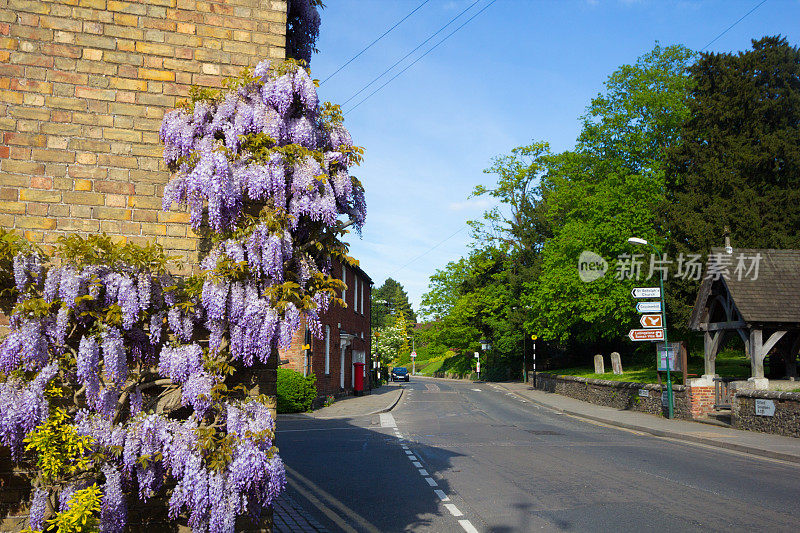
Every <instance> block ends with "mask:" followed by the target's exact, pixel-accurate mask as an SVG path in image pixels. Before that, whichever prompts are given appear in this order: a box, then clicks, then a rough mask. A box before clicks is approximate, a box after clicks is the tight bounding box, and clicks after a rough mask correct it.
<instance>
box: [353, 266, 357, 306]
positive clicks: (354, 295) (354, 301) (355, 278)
mask: <svg viewBox="0 0 800 533" xmlns="http://www.w3.org/2000/svg"><path fill="white" fill-rule="evenodd" d="M353 311H354V312H356V313H358V276H356V275H355V273H354V274H353Z"/></svg>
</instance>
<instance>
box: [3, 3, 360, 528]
mask: <svg viewBox="0 0 800 533" xmlns="http://www.w3.org/2000/svg"><path fill="white" fill-rule="evenodd" d="M300 3H302V2H300ZM307 3H308V2H307ZM293 4H295V2H293ZM308 4H309V6H310V7H309V9H312V8H313V9H314V11H315V10H316V8H315V7H314V4H313V2H312V3H308ZM314 31H316V30H314ZM160 134H161V140H162V141H163V143H164V145H165V148H164V160H165V162H166V164H167V165H168V167H169V168H170V170H171V171H172V172H173V176H172V179H171V180H170V181H169V183H168V184H167V186H166V188H165V192H164V198H163V200H164V208H165V209H171V208H175V207H176V206H180V205H184V206H186V207H187V208H188V210H189V212H190V216H191V224H192V226H193V227H194V228H196V230H197V231H199V232H203V231H206V232H207V234H208V236H209V238H210V239H211V241H212V243H213V244H212V246H211V249H210V251H209V252H208V253H207V255H205V257H204V258H203V259H202V261H201V264H200V268H201V269H202V270H201V273H200V274H198V275H195V276H191V277H189V278H185V279H182V278H176V277H173V276H171V275H170V274H169V273H168V268H167V265H168V259H167V257H166V255H165V254H164V253H163V251H162V250H161V249H160V248H159V247H157V246H155V245H152V246H149V247H145V248H141V247H137V246H134V245H132V244H124V245H123V244H120V243H117V242H115V241H113V240H112V239H110V238H108V237H105V236H93V237H88V238H81V237H77V236H70V237H65V238H63V239H62V240H61V242H60V245H59V250H58V252H57V255H58V256H59V262H58V263H57V264H54V263H51V262H50V261H49V259H48V258H47V257H46V256H44V255H43V254H41V253H40V252H38V251H36V250H33V249H30V248H26V247H25V246H24V245H22V244H18V245H14V246H12V247H6V248H3V247H2V246H0V272H2V273H6V274H7V277H8V279H7V280H0V289H2V288H5V291H4V292H5V293H6V294H7V295H11V296H12V298H11V300H10V301H11V302H12V303H13V305H12V306H10V307H9V309H5V311H7V314H9V316H10V324H11V332H10V334H9V335H8V336H7V337H6V338H5V340H4V341H3V342H2V344H0V445H3V446H6V447H8V448H9V449H10V450H11V454H12V457H13V459H14V460H15V461H29V462H38V463H37V464H39V465H49V466H47V467H46V468H41V469H39V470H38V471H37V473H36V474H35V475H34V476H33V478H32V479H31V484H32V493H31V518H30V526H31V528H33V529H34V530H42V529H46V528H47V527H48V524H52V523H54V521H55V520H56V519H57V518H58V517H60V516H62V515H63V513H69V512H70V509H77V508H78V507H79V506H78V505H77V503H76V502H77V501H78V500H77V498H78V495H81V497H82V498H84V499H85V498H88V497H90V496H91V494H93V493H92V492H91V491H89V492H87V490H88V489H90V488H92V490H96V491H99V493H100V494H101V495H102V503H101V504H100V505H99V506H98V511H97V513H98V514H99V524H100V529H101V531H103V532H121V531H123V530H124V529H125V527H126V524H127V517H128V508H129V506H131V505H135V503H136V501H146V500H149V499H151V498H154V497H163V498H165V501H168V510H167V514H168V516H169V517H170V518H171V519H174V520H179V521H184V522H185V523H187V524H188V525H189V526H190V527H191V528H192V530H193V531H198V532H205V531H211V532H214V533H216V532H233V531H235V530H236V528H237V526H236V524H237V520H242V519H245V518H244V517H245V516H249V517H250V518H251V519H258V518H259V516H260V515H261V513H262V510H263V509H264V508H265V507H267V506H269V505H270V504H271V502H272V501H273V500H274V498H275V497H276V496H277V494H279V493H280V491H281V490H282V489H283V486H284V484H285V477H284V471H283V465H282V463H281V460H280V457H279V456H278V453H277V449H276V448H275V447H274V445H273V438H274V424H273V421H272V418H271V416H270V411H269V409H268V407H267V403H268V402H267V399H266V398H265V397H263V396H253V395H252V394H251V392H250V391H249V390H248V389H247V388H246V387H245V386H243V385H241V383H243V382H246V380H243V379H241V376H242V374H243V373H247V372H248V371H249V370H248V369H249V368H250V367H252V366H254V365H259V364H264V363H266V362H267V361H268V360H269V358H270V357H274V356H275V354H276V353H277V350H278V348H279V347H287V346H288V345H289V343H290V342H291V339H292V336H293V335H294V333H295V332H296V331H297V329H298V327H299V326H300V324H301V323H302V322H303V321H305V322H306V323H307V324H309V326H310V327H311V329H312V330H313V331H315V332H317V334H319V333H320V332H321V324H320V316H321V314H322V313H324V312H325V311H326V310H327V308H328V306H329V305H331V303H332V302H334V301H337V300H336V294H337V293H338V292H339V291H341V289H342V288H343V284H342V282H341V281H339V280H336V279H334V278H333V277H332V276H331V265H332V262H333V260H334V259H336V260H340V261H345V262H348V261H352V259H350V258H349V257H347V255H346V252H347V245H346V243H344V242H342V240H341V238H342V236H343V235H344V234H345V233H347V230H346V228H347V227H348V226H349V225H353V226H354V227H355V229H357V230H359V231H360V228H361V226H362V225H363V223H364V220H365V217H366V207H365V202H364V190H363V187H362V185H361V183H360V182H359V181H358V180H357V179H356V178H354V177H352V176H351V175H350V174H349V169H350V167H352V166H353V165H356V164H358V163H359V162H360V158H361V153H362V151H361V149H360V148H358V147H354V146H353V144H352V140H351V138H350V135H349V133H348V132H347V130H346V129H345V128H344V127H343V125H342V116H341V112H340V110H339V108H338V106H333V105H330V104H320V102H319V100H318V97H317V94H316V82H315V81H314V80H312V79H311V77H310V75H309V72H308V71H307V70H306V68H305V67H304V64H303V62H300V61H294V60H288V61H286V62H281V63H278V64H271V63H270V62H266V61H265V62H262V63H260V64H259V65H258V66H257V67H256V68H255V69H254V70H253V71H252V72H250V71H246V72H244V73H243V74H242V75H241V76H240V77H238V78H235V79H233V80H229V83H228V84H227V88H226V90H222V91H209V90H193V91H192V93H191V100H190V101H188V102H186V103H185V104H184V105H183V106H181V107H179V108H177V109H176V110H174V111H172V112H169V113H168V114H167V115H166V116H165V117H164V120H163V123H162V127H161V133H160ZM0 237H2V239H0V245H1V244H2V243H3V242H6V241H8V242H10V241H9V239H11V236H10V234H6V233H3V234H2V235H1V236H0ZM4 251H5V252H6V255H7V256H8V257H7V261H6V262H7V263H8V265H7V267H4V266H3V265H4V263H3V257H2V255H1V254H2V253H3V252H4ZM6 271H7V272H6ZM337 303H339V304H341V303H342V302H341V301H337ZM54 435H55V437H57V438H55V437H54ZM54 438H55V441H54ZM53 442H57V443H60V444H58V446H61V447H62V448H63V449H61V450H52V449H51V448H53V446H55V445H53V444H52V443H53ZM43 443H47V446H45V444H43ZM65 450H66V451H65ZM56 452H58V453H56ZM87 495H88V496H87ZM81 501H84V500H81ZM89 507H90V506H89ZM87 508H88V507H87Z"/></svg>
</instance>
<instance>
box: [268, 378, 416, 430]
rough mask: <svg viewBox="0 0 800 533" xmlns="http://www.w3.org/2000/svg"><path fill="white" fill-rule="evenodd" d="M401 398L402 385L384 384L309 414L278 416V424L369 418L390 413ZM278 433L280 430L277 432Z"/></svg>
mask: <svg viewBox="0 0 800 533" xmlns="http://www.w3.org/2000/svg"><path fill="white" fill-rule="evenodd" d="M402 396H403V385H402V382H401V383H386V384H385V385H382V386H381V387H378V388H377V389H373V390H372V391H369V393H368V394H365V395H363V396H347V397H346V398H343V399H341V400H338V401H336V402H334V403H333V405H329V406H328V407H323V408H321V409H317V410H315V411H311V412H310V413H300V414H293V415H278V422H279V423H280V420H281V419H293V418H318V419H321V420H326V419H332V418H353V417H357V416H369V415H375V414H378V413H386V412H388V411H391V410H392V409H393V408H394V406H395V405H397V402H399V401H400V398H401V397H402ZM278 431H280V430H278Z"/></svg>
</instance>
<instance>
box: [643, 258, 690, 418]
mask: <svg viewBox="0 0 800 533" xmlns="http://www.w3.org/2000/svg"><path fill="white" fill-rule="evenodd" d="M650 246H653V245H652V244H650ZM653 250H655V251H656V253H657V254H658V261H659V263H660V262H661V252H660V251H659V249H658V248H656V247H655V246H653ZM658 274H659V276H658V278H659V282H660V283H661V315H662V319H661V325H662V328H663V329H664V345H665V346H667V347H668V346H669V339H668V338H667V303H666V300H665V299H664V270H663V269H659V271H658ZM667 354H669V348H667ZM669 367H670V365H669V362H668V363H667V418H672V417H673V407H672V405H673V404H672V376H671V375H670V371H669ZM684 372H686V370H685V369H684Z"/></svg>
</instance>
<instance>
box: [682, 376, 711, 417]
mask: <svg viewBox="0 0 800 533" xmlns="http://www.w3.org/2000/svg"><path fill="white" fill-rule="evenodd" d="M686 391H687V394H688V396H689V404H690V406H691V412H692V418H700V417H703V416H706V415H707V414H708V413H710V412H712V411H713V410H714V383H713V382H711V381H710V380H709V379H707V378H697V379H690V380H689V384H688V386H687V387H686Z"/></svg>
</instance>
